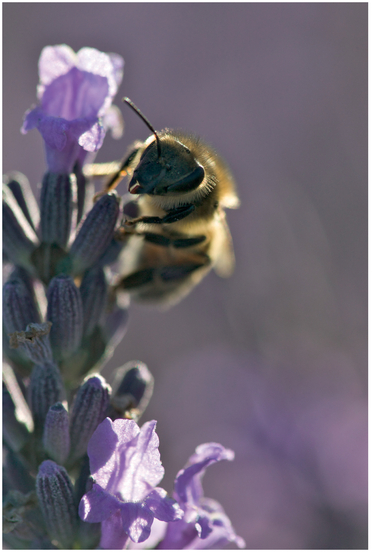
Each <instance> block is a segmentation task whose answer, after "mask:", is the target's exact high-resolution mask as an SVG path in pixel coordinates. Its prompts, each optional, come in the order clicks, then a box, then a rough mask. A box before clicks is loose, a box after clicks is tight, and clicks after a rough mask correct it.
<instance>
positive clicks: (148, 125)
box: [123, 97, 161, 158]
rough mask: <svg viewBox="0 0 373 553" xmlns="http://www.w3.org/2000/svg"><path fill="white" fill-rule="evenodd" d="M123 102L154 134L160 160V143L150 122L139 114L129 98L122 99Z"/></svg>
mask: <svg viewBox="0 0 373 553" xmlns="http://www.w3.org/2000/svg"><path fill="white" fill-rule="evenodd" d="M123 102H125V103H126V104H128V105H129V106H130V107H131V108H132V109H133V111H135V112H136V113H137V115H138V116H139V117H140V118H141V119H142V120H143V121H144V123H145V125H146V126H147V127H148V128H149V129H150V130H151V131H152V133H153V134H154V136H155V139H156V141H157V150H158V157H159V158H160V157H161V141H160V139H159V136H158V134H157V131H156V130H155V128H154V127H153V125H151V123H150V121H148V119H147V118H146V117H145V115H144V114H143V113H141V111H140V110H139V108H138V107H137V106H136V105H135V104H134V103H133V102H132V100H130V99H129V98H127V97H125V98H123Z"/></svg>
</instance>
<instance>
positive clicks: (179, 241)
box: [141, 232, 206, 248]
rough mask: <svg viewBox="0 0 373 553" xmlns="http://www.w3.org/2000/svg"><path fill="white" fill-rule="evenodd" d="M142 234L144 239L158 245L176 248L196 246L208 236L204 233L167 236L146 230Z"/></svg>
mask: <svg viewBox="0 0 373 553" xmlns="http://www.w3.org/2000/svg"><path fill="white" fill-rule="evenodd" d="M141 235H142V236H144V240H145V241H146V242H150V243H151V244H156V245H157V246H164V247H166V248H168V247H169V246H172V247H174V248H191V247H192V246H196V245H197V244H200V243H201V242H204V241H205V240H206V236H203V235H200V236H193V237H192V238H176V239H171V238H167V236H164V235H163V234H156V233H153V232H144V233H141Z"/></svg>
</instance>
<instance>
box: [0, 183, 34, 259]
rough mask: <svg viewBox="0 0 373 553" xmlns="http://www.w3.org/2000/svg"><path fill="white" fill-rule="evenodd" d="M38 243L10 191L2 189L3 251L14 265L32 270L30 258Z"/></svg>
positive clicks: (5, 188) (6, 188)
mask: <svg viewBox="0 0 373 553" xmlns="http://www.w3.org/2000/svg"><path fill="white" fill-rule="evenodd" d="M38 243H39V240H38V237H37V236H36V234H35V231H34V230H33V228H32V227H31V225H30V223H29V222H28V220H27V219H26V217H25V215H24V213H23V211H22V209H21V208H20V207H19V205H18V203H17V202H16V200H15V198H14V196H13V194H12V192H11V190H10V189H9V188H8V187H6V186H4V188H3V250H4V252H5V255H6V256H7V258H8V259H9V260H10V261H11V262H12V263H14V264H15V265H20V266H21V267H26V268H32V266H31V263H30V257H31V254H32V252H33V251H34V250H35V248H36V247H37V245H38Z"/></svg>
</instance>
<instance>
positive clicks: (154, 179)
mask: <svg viewBox="0 0 373 553" xmlns="http://www.w3.org/2000/svg"><path fill="white" fill-rule="evenodd" d="M123 100H124V102H126V103H127V104H128V105H129V106H130V107H131V108H132V109H133V110H134V111H135V112H136V113H137V114H138V115H139V117H141V119H142V120H143V121H144V123H145V124H146V125H147V127H148V128H149V129H150V130H151V131H152V132H153V134H154V140H152V141H151V142H150V143H149V145H148V146H147V148H145V150H144V152H143V154H142V156H141V158H140V162H139V164H138V166H137V167H136V169H135V170H134V172H133V175H132V179H131V180H130V183H129V185H128V191H129V192H130V193H131V194H150V195H157V196H165V195H166V194H172V195H178V194H185V193H187V192H191V191H192V190H195V189H196V188H198V186H199V185H200V184H201V183H202V181H203V179H204V177H205V171H204V169H203V167H202V165H200V164H199V163H198V162H197V160H196V159H195V157H194V156H193V154H192V153H191V152H190V150H189V149H188V148H187V147H186V146H185V145H184V144H182V143H181V142H180V141H179V140H177V139H176V138H175V137H174V136H172V134H171V133H163V135H161V136H159V135H158V133H157V132H156V130H155V129H154V127H153V126H152V125H151V124H150V123H149V121H148V120H147V119H146V117H145V116H144V115H143V114H142V113H141V111H140V110H139V109H138V108H137V107H136V106H135V104H134V103H133V102H132V101H131V100H130V99H129V98H124V99H123ZM148 141H149V139H148ZM148 141H147V142H148Z"/></svg>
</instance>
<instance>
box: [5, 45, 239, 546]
mask: <svg viewBox="0 0 373 553" xmlns="http://www.w3.org/2000/svg"><path fill="white" fill-rule="evenodd" d="M123 63H124V62H123V60H122V58H121V57H120V56H118V55H115V54H104V53H102V52H99V51H97V50H95V49H93V48H83V49H82V50H80V51H79V52H78V53H77V54H75V53H74V52H73V51H72V50H71V48H69V47H68V46H66V45H60V46H53V47H52V46H49V47H46V48H44V50H43V51H42V54H41V57H40V61H39V77H40V83H39V87H38V99H39V105H38V106H37V107H35V108H33V109H31V110H29V111H28V112H27V113H26V115H25V120H24V124H23V127H22V132H24V133H25V132H27V131H28V130H30V129H32V128H34V127H36V128H38V130H39V131H40V133H41V134H42V137H43V139H44V142H45V150H46V158H47V165H48V170H47V172H46V173H45V175H44V177H43V183H42V190H41V195H40V201H39V206H40V207H39V212H38V209H37V208H36V204H35V201H34V198H33V196H32V194H31V190H30V187H29V184H28V181H27V179H26V177H24V176H23V175H21V174H19V173H15V172H13V173H11V174H10V175H9V176H8V177H6V178H5V184H4V194H3V198H4V199H3V210H4V252H5V257H6V261H7V263H8V264H12V265H13V268H12V269H7V271H8V272H7V274H8V275H10V277H9V278H8V280H7V282H6V283H5V285H4V289H3V304H4V313H3V321H4V329H5V333H6V334H7V336H6V339H7V341H8V342H9V344H7V342H6V344H5V354H6V356H7V358H8V360H9V363H10V365H11V367H8V366H6V368H5V372H4V376H3V379H4V387H3V397H4V409H5V411H4V414H5V421H4V424H5V430H4V437H5V464H4V475H5V480H4V484H5V485H4V491H5V492H6V497H5V505H6V528H5V532H6V540H5V543H6V544H7V545H8V546H9V547H10V548H16V549H43V548H45V549H52V548H55V547H62V548H74V549H79V548H85V547H89V548H95V547H96V546H97V545H98V544H99V547H101V548H103V549H117V548H119V549H123V548H125V547H127V546H129V545H130V543H131V544H137V546H138V544H143V545H144V546H145V544H149V543H150V542H149V541H148V540H149V539H152V546H155V545H156V544H157V543H158V542H159V541H160V540H161V539H162V536H163V537H164V532H163V534H159V533H158V531H159V529H160V525H162V524H163V525H166V526H167V534H166V536H165V537H164V539H163V541H162V543H161V547H163V548H167V547H168V545H170V544H172V543H173V544H180V546H181V547H189V548H193V547H195V546H196V544H197V545H198V544H199V542H203V545H201V547H204V546H206V545H207V546H210V545H216V544H225V543H228V542H230V541H235V542H236V543H237V544H238V545H240V543H241V542H240V538H238V537H237V536H236V534H235V532H234V530H233V528H232V527H231V525H230V521H229V519H228V518H227V517H226V515H225V514H224V511H223V509H222V508H221V506H220V505H219V504H217V503H216V502H213V501H212V500H208V499H205V498H203V494H202V488H201V486H200V478H201V477H202V474H203V472H204V470H205V468H206V467H207V466H209V465H210V464H212V463H214V462H216V461H217V460H220V459H223V458H227V459H231V458H232V455H233V454H232V452H230V451H229V450H225V449H224V448H222V447H221V446H219V445H218V444H207V445H206V446H201V447H202V448H205V449H204V450H203V451H202V450H198V451H197V454H196V455H197V457H196V456H194V457H193V458H192V460H191V463H192V464H191V466H190V467H189V468H186V469H185V470H184V471H181V472H180V473H179V475H178V478H177V480H176V487H175V499H172V498H170V497H168V496H167V493H166V491H165V490H164V489H163V488H161V487H158V484H159V482H160V481H161V479H162V477H163V475H164V469H163V466H162V464H161V461H160V453H159V450H158V446H159V440H158V436H157V434H156V433H155V425H156V422H155V421H151V422H147V423H145V424H144V425H143V426H142V427H141V429H140V428H139V426H137V424H136V422H135V421H137V420H138V419H139V418H140V416H141V415H142V413H143V412H144V410H145V408H146V407H147V404H148V402H149V400H150V397H151V395H152V391H153V384H154V378H153V376H152V374H151V373H150V371H149V370H148V368H147V367H146V365H145V364H144V363H142V362H141V361H130V362H129V363H126V364H124V365H123V366H122V367H121V368H119V369H118V371H117V375H116V377H114V378H113V382H111V383H112V384H113V390H114V392H113V393H112V387H111V386H110V384H109V383H108V382H106V380H105V379H104V378H103V377H102V376H101V375H99V374H98V371H99V369H100V368H101V366H102V365H103V363H104V362H105V361H106V360H107V359H108V357H109V356H110V355H111V353H112V351H113V349H114V347H115V346H116V345H117V343H119V341H120V340H121V339H122V337H123V335H124V332H125V330H126V327H127V322H128V310H127V304H126V305H124V304H125V302H126V299H125V298H123V297H122V298H121V304H120V305H119V304H118V302H117V299H116V296H115V290H114V286H112V282H111V273H110V270H109V269H108V268H107V267H106V265H109V264H112V263H114V262H115V261H116V259H117V257H118V253H119V249H121V248H122V244H121V243H120V242H119V241H116V239H115V228H116V225H117V222H118V216H119V213H120V206H119V204H120V199H119V197H118V196H117V194H116V192H114V193H110V194H106V195H104V196H103V197H101V198H100V200H99V201H97V202H96V203H95V204H94V205H93V207H92V208H91V209H90V210H89V209H87V206H86V199H87V198H86V195H85V190H86V185H87V181H86V177H85V175H84V173H83V164H84V163H85V162H86V161H87V160H88V157H89V156H92V154H94V153H95V152H96V151H97V150H98V149H99V148H100V146H101V144H102V140H103V138H104V135H105V132H106V129H109V128H110V129H111V130H112V133H113V135H115V136H116V137H118V136H119V134H120V131H121V121H120V118H119V116H118V113H117V111H116V110H115V108H114V107H113V106H112V105H111V103H112V99H113V96H114V94H115V93H116V91H117V88H118V86H119V84H120V81H121V78H122V69H123ZM76 190H77V195H76ZM87 197H88V194H87ZM43 318H44V321H43ZM9 338H10V340H9ZM12 348H13V349H12ZM13 370H14V372H13ZM88 372H89V376H86V374H87V373H88ZM94 372H95V373H96V374H92V373H94ZM84 377H85V378H84ZM82 379H83V381H82ZM26 397H27V399H28V402H27V401H26ZM72 398H73V401H72ZM68 405H70V409H69V408H68ZM108 415H110V416H111V417H112V418H113V419H114V418H115V419H116V420H114V422H112V420H111V419H110V418H106V419H105V420H103V419H104V418H105V417H107V416H108ZM125 417H126V418H125ZM102 421H103V422H102ZM87 446H88V447H87ZM88 457H89V459H88ZM57 463H58V464H57ZM62 465H64V466H62ZM35 475H36V481H35ZM73 481H75V488H74V486H73V483H72V482H73ZM35 490H36V492H35ZM25 494H26V495H25ZM36 498H37V501H36ZM78 504H79V507H78ZM180 505H181V506H182V508H181V507H180ZM25 513H26V514H25ZM78 515H80V519H79V516H78ZM154 522H155V524H154V525H153V523H154ZM173 525H174V526H173ZM156 527H157V528H156ZM152 528H153V530H155V531H152ZM151 532H152V536H151V537H150V534H151ZM48 536H49V537H48Z"/></svg>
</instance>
